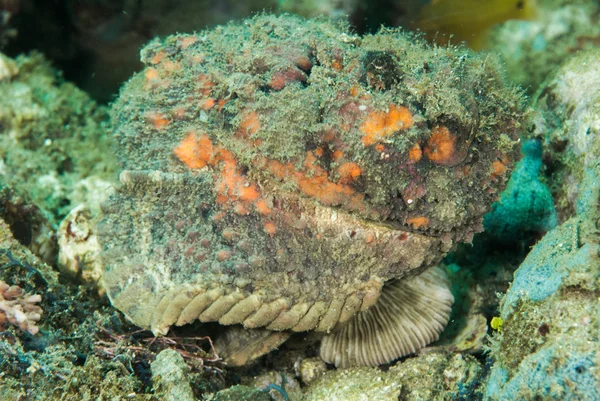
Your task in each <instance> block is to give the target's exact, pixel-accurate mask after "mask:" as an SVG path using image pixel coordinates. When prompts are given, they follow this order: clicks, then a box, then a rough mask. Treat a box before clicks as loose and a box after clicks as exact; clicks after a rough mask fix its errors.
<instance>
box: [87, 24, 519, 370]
mask: <svg viewBox="0 0 600 401" xmlns="http://www.w3.org/2000/svg"><path fill="white" fill-rule="evenodd" d="M142 61H143V62H144V63H145V64H146V68H145V70H144V71H143V72H141V73H140V74H137V75H135V76H134V77H133V78H132V79H131V80H130V81H129V83H127V84H126V85H125V87H124V88H123V90H122V92H121V96H120V98H119V99H118V100H117V101H116V102H115V105H114V108H113V120H114V124H115V127H116V130H115V136H116V139H117V141H118V154H119V157H120V159H121V161H122V163H123V165H124V167H125V170H124V171H123V172H122V173H121V176H120V179H121V183H122V186H121V188H120V189H119V190H118V192H117V194H116V195H115V196H113V197H112V198H111V201H109V202H108V204H107V205H106V207H105V213H106V218H105V220H104V221H103V222H102V223H101V224H100V226H99V232H98V235H99V237H100V240H101V242H102V244H103V248H104V250H103V254H102V257H103V260H104V263H105V265H106V269H105V273H104V278H103V279H104V284H105V288H106V290H107V293H108V295H109V297H110V299H111V301H112V303H113V305H115V306H116V307H117V308H119V309H120V310H121V311H123V312H124V313H125V314H126V315H127V316H128V317H129V318H130V319H131V320H132V321H133V322H135V323H136V324H137V325H139V326H141V327H144V328H150V329H152V331H153V332H154V333H155V334H157V335H159V334H165V333H166V332H167V331H168V330H169V327H170V326H171V325H183V324H186V323H190V322H192V321H195V320H197V319H199V320H200V321H202V322H210V321H218V322H219V323H221V324H224V325H231V324H236V323H240V324H243V325H244V327H246V328H259V327H266V328H267V329H269V330H274V331H281V330H293V331H306V330H317V331H322V332H330V331H332V333H331V334H330V336H329V337H328V339H327V340H325V341H324V342H323V344H324V345H323V349H322V356H324V357H325V359H326V361H328V362H330V363H335V364H336V365H339V366H348V365H356V364H360V365H375V364H379V363H384V362H386V361H390V360H393V359H394V358H396V357H398V356H400V355H404V354H406V353H410V352H414V351H415V350H417V349H419V348H421V347H423V346H424V345H426V344H427V343H429V342H431V341H433V340H435V339H436V338H437V337H438V335H439V333H440V332H441V331H442V330H443V328H444V326H445V324H446V322H447V319H448V315H449V313H450V306H451V304H452V294H451V293H450V291H449V289H448V283H447V280H446V278H445V274H444V273H443V272H442V270H428V271H427V269H428V268H431V267H432V266H435V264H436V263H437V262H439V260H440V259H441V258H442V257H443V255H444V254H445V253H446V252H448V250H450V249H452V247H453V246H454V245H455V244H456V243H457V242H459V241H469V240H470V239H471V237H472V235H473V234H474V233H475V232H477V231H480V230H481V220H482V216H483V214H484V213H485V212H486V211H487V210H488V209H489V206H490V204H491V203H492V201H493V200H494V199H496V197H497V193H498V191H500V190H501V189H502V188H503V187H504V182H505V177H506V174H507V172H508V171H509V169H510V166H511V165H512V162H513V161H514V159H515V158H516V157H517V154H518V147H516V146H515V140H516V138H517V134H518V131H519V128H520V124H519V120H520V117H521V114H522V113H521V102H522V99H521V95H520V92H519V91H518V90H516V89H514V88H511V87H507V86H506V85H505V84H504V81H503V78H502V74H501V72H500V71H499V69H498V64H497V62H496V61H495V60H494V58H492V57H490V56H485V57H480V56H477V55H474V54H472V53H469V52H468V51H467V50H465V49H464V48H452V47H450V48H437V47H429V46H428V45H426V44H425V43H424V42H422V41H419V40H416V39H415V38H413V37H411V36H410V35H407V34H405V33H403V32H401V31H398V30H382V31H381V32H380V33H378V34H376V35H370V36H365V37H359V36H355V35H352V34H351V33H350V32H349V30H348V27H347V26H346V25H344V24H342V23H333V22H324V21H313V20H302V19H299V18H295V17H290V16H282V17H274V16H258V17H255V18H253V19H251V20H247V21H244V22H243V23H241V24H235V25H234V24H232V25H229V26H226V27H218V28H216V29H214V30H212V31H204V32H201V33H198V34H192V35H175V36H169V37H167V38H164V39H156V40H154V41H153V42H151V43H150V44H149V45H148V46H146V47H145V48H144V49H143V50H142ZM424 271H427V272H426V273H425V274H421V273H423V272H424ZM420 274H421V275H420ZM384 284H385V285H384ZM382 289H383V293H384V294H385V296H382ZM408 292H409V293H410V294H412V295H411V301H410V302H407V296H406V294H407V293H408ZM380 296H381V297H380ZM413 299H418V300H419V302H417V303H416V304H415V303H412V300H413ZM378 300H379V302H378ZM382 300H383V301H384V302H382ZM397 303H400V304H403V305H404V309H403V313H402V314H400V315H397V314H396V312H397V311H398V310H399V309H398V306H397V305H395V304H397ZM408 304H412V306H411V307H410V308H406V306H408ZM373 305H376V306H375V307H374V308H371V306H373ZM361 311H362V313H358V312H361ZM365 311H366V312H365ZM357 313H358V314H357ZM392 314H394V315H395V316H396V318H394V319H389V317H390V316H391V315H392ZM349 322H350V323H349ZM344 325H346V326H345V327H346V328H345V329H344V328H343V326H344ZM350 328H356V329H357V330H353V329H350ZM358 328H360V330H358ZM375 332H378V333H379V334H382V333H384V334H385V335H386V337H385V340H384V341H385V342H386V345H387V346H386V347H381V346H380V344H376V343H375V342H373V341H374V338H375V336H373V335H363V334H361V333H375ZM348 349H351V350H353V351H352V352H350V353H348V351H347V350H348Z"/></svg>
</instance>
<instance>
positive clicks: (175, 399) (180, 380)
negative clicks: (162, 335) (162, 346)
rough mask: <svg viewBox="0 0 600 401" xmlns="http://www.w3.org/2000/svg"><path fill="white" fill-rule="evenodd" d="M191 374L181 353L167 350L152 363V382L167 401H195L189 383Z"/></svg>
mask: <svg viewBox="0 0 600 401" xmlns="http://www.w3.org/2000/svg"><path fill="white" fill-rule="evenodd" d="M189 372H190V368H189V366H187V365H186V363H185V361H184V360H183V357H182V356H181V355H180V354H179V352H177V351H175V350H172V349H166V350H164V351H161V352H160V353H159V354H158V355H157V356H156V360H155V361H154V362H152V381H153V383H154V386H155V391H156V393H157V394H160V396H161V398H160V399H161V400H165V401H194V400H195V399H196V398H195V397H194V392H193V391H192V388H191V386H190V383H189V381H188V375H189Z"/></svg>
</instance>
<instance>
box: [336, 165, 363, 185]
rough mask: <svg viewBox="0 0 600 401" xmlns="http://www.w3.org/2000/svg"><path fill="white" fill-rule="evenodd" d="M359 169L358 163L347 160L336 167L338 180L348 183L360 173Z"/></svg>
mask: <svg viewBox="0 0 600 401" xmlns="http://www.w3.org/2000/svg"><path fill="white" fill-rule="evenodd" d="M361 172H362V171H361V169H360V167H359V166H358V164H356V163H354V162H347V163H344V164H342V165H341V166H340V167H338V174H339V175H340V182H342V183H348V182H350V181H353V180H355V179H356V178H358V177H359V176H360V174H361Z"/></svg>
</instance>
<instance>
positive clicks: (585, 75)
mask: <svg viewBox="0 0 600 401" xmlns="http://www.w3.org/2000/svg"><path fill="white" fill-rule="evenodd" d="M534 106H535V114H534V116H533V117H532V122H533V127H532V132H531V133H530V134H529V135H530V136H531V137H533V138H536V139H539V140H541V141H542V143H543V148H544V156H543V158H544V162H545V164H546V165H547V166H548V175H549V181H551V182H552V185H551V191H552V195H553V198H554V203H555V205H556V207H557V211H558V217H559V221H561V222H562V221H565V220H566V219H568V218H569V217H570V216H572V215H573V214H575V213H578V214H586V213H595V210H596V208H597V198H596V193H597V191H598V190H599V189H598V188H599V187H600V180H598V164H599V163H600V50H598V49H594V50H589V51H586V52H581V53H579V54H577V55H576V56H574V57H573V58H571V59H569V60H568V61H566V62H565V63H563V64H562V65H561V66H560V68H558V69H557V70H556V71H555V72H554V73H553V74H552V75H551V76H550V77H549V78H548V80H547V81H546V82H545V84H544V87H543V88H541V89H540V91H539V92H538V94H537V96H536V98H535V101H534Z"/></svg>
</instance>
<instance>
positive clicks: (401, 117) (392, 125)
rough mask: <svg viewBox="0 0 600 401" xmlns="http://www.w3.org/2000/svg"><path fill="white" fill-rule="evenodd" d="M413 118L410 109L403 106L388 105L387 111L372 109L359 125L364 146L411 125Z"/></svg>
mask: <svg viewBox="0 0 600 401" xmlns="http://www.w3.org/2000/svg"><path fill="white" fill-rule="evenodd" d="M412 125H413V120H412V114H411V113H410V111H409V110H408V109H407V108H406V107H403V106H396V105H394V104H392V105H390V108H389V110H388V111H387V112H383V111H374V112H372V113H370V114H369V115H368V116H367V119H366V121H365V122H363V123H362V124H361V126H360V130H361V131H362V132H363V133H364V135H363V138H362V142H363V144H364V145H365V146H369V145H374V144H376V143H377V142H379V141H381V140H382V139H383V138H385V137H386V136H389V135H391V134H393V133H394V132H396V131H399V130H401V129H407V128H410V127H412Z"/></svg>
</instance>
